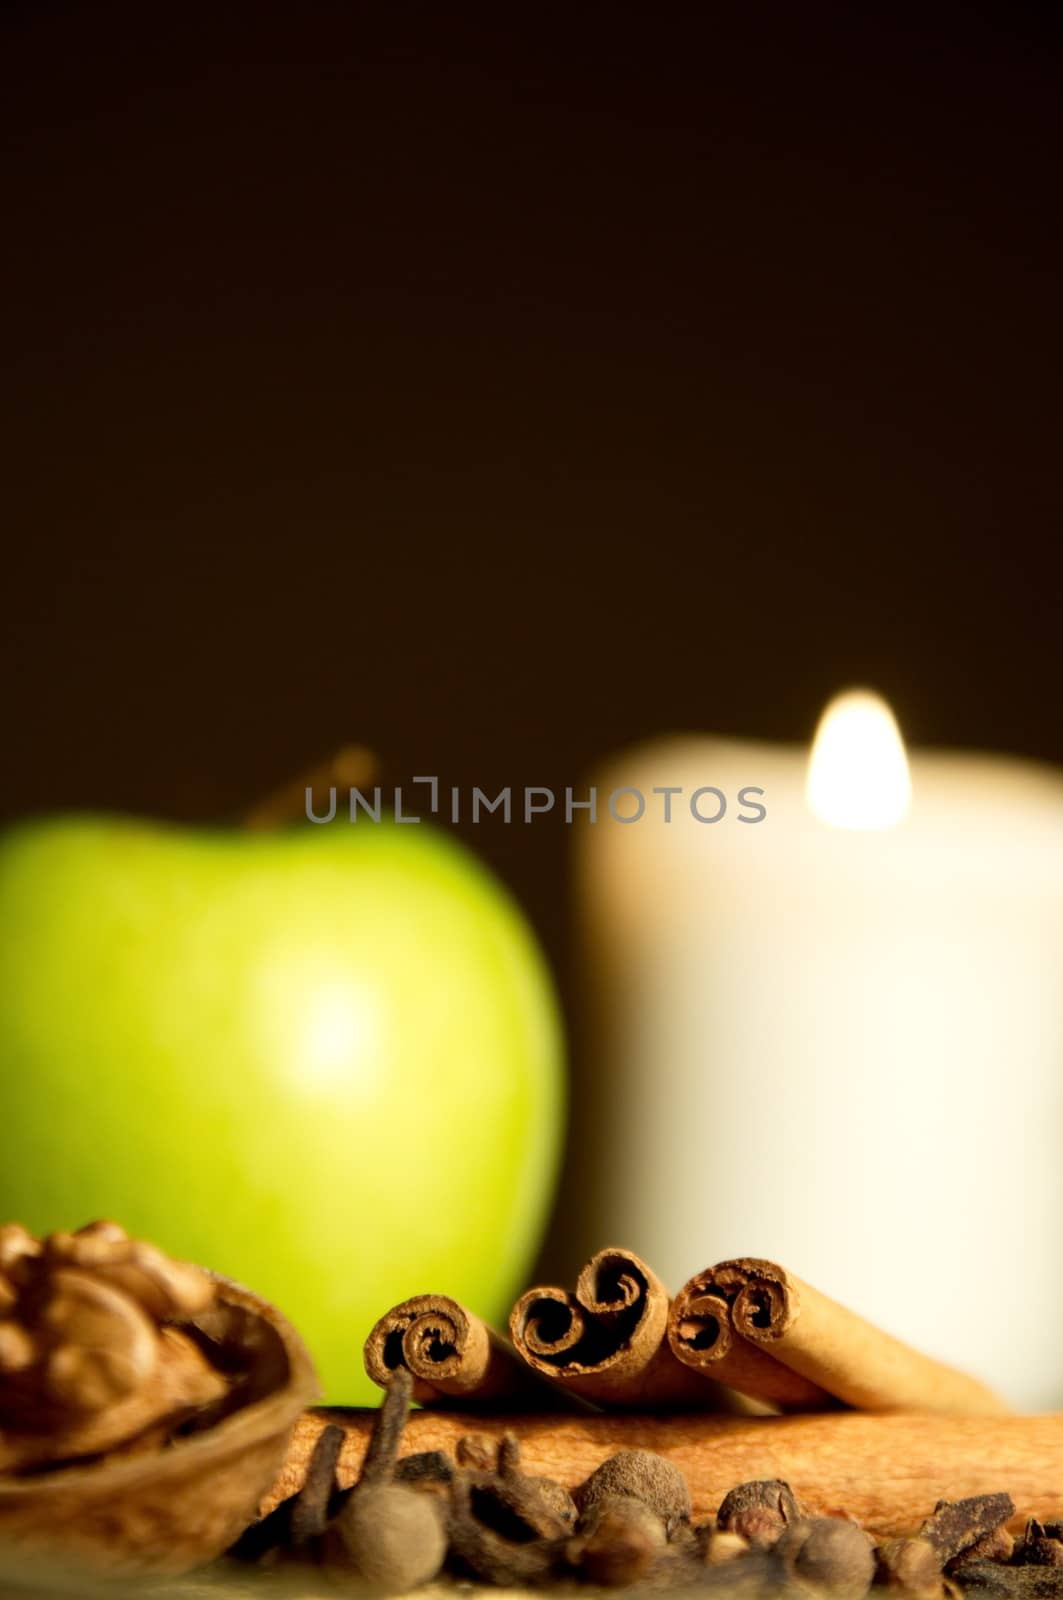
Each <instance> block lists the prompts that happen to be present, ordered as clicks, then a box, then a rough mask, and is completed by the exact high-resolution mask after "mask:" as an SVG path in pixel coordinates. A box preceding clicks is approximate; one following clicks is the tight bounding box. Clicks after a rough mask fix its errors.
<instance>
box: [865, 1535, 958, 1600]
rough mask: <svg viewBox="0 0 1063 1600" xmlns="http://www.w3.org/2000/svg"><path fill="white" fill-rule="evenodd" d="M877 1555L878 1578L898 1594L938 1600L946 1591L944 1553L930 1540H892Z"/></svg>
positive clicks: (908, 1597)
mask: <svg viewBox="0 0 1063 1600" xmlns="http://www.w3.org/2000/svg"><path fill="white" fill-rule="evenodd" d="M877 1556H878V1570H877V1577H878V1581H879V1583H880V1584H882V1585H883V1587H885V1588H887V1589H891V1590H893V1592H894V1593H895V1594H900V1595H904V1596H906V1597H907V1600H938V1597H939V1596H941V1595H942V1594H943V1593H944V1587H945V1582H944V1576H943V1572H942V1562H941V1556H940V1554H939V1552H938V1551H937V1550H936V1549H935V1548H934V1546H933V1545H932V1544H931V1542H930V1540H929V1539H927V1538H925V1537H922V1536H920V1537H919V1538H915V1539H890V1540H888V1541H887V1542H886V1543H885V1544H883V1545H880V1547H879V1549H878V1552H877Z"/></svg>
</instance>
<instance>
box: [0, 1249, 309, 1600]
mask: <svg viewBox="0 0 1063 1600" xmlns="http://www.w3.org/2000/svg"><path fill="white" fill-rule="evenodd" d="M211 1276H212V1278H213V1281H214V1282H215V1284H216V1285H217V1299H216V1301H215V1303H214V1304H213V1305H212V1306H211V1307H209V1308H208V1309H207V1310H205V1311H203V1312H202V1313H200V1314H198V1315H196V1316H193V1317H191V1318H189V1319H188V1320H187V1322H186V1323H185V1324H184V1326H186V1327H192V1328H198V1329H199V1330H200V1333H201V1334H202V1335H203V1336H204V1337H205V1338H207V1339H208V1340H210V1341H211V1343H212V1344H213V1345H214V1346H215V1347H216V1350H217V1360H218V1361H219V1363H220V1364H222V1366H223V1367H227V1368H228V1369H229V1370H230V1371H231V1372H232V1373H233V1375H234V1385H233V1389H232V1391H231V1401H230V1405H231V1406H232V1409H225V1410H223V1411H222V1412H221V1413H220V1414H219V1415H218V1416H217V1418H216V1420H210V1419H209V1418H208V1424H207V1425H206V1426H205V1427H204V1428H203V1430H202V1431H201V1432H195V1433H190V1434H188V1435H187V1436H185V1437H178V1438H176V1439H174V1440H173V1441H172V1442H170V1443H166V1444H163V1445H161V1446H160V1447H159V1448H158V1449H154V1450H150V1451H141V1452H135V1453H132V1454H126V1455H123V1454H122V1453H121V1452H116V1453H115V1454H114V1455H113V1456H110V1457H107V1456H104V1457H102V1458H100V1459H99V1460H97V1461H94V1462H90V1463H88V1464H86V1465H82V1466H69V1467H61V1468H56V1469H53V1470H51V1471H44V1472H40V1473H37V1474H35V1475H32V1476H27V1477H21V1478H16V1477H11V1476H8V1475H5V1474H0V1575H2V1574H4V1573H8V1572H15V1571H17V1570H21V1571H24V1570H25V1562H26V1557H27V1555H28V1556H30V1557H31V1558H32V1557H35V1558H38V1559H40V1560H43V1562H44V1564H45V1565H47V1566H49V1567H57V1568H60V1569H61V1570H63V1571H66V1572H69V1571H70V1570H72V1569H74V1570H77V1569H84V1568H97V1569H100V1568H103V1569H106V1570H111V1571H113V1570H124V1571H132V1572H158V1573H174V1574H177V1573H182V1572H188V1571H190V1570H191V1569H192V1568H193V1567H197V1566H200V1565H202V1564H204V1563H206V1562H208V1561H212V1560H214V1559H215V1558H216V1557H217V1556H219V1555H221V1553H222V1552H223V1551H224V1550H226V1549H227V1548H228V1546H229V1545H230V1544H231V1543H232V1542H233V1540H234V1539H235V1538H236V1536H237V1535H238V1534H239V1533H240V1532H241V1531H242V1530H243V1529H244V1528H245V1527H247V1525H248V1524H249V1523H250V1522H252V1521H253V1520H254V1518H255V1516H256V1514H257V1511H258V1505H259V1502H260V1501H261V1499H262V1498H263V1496H264V1495H265V1494H266V1492H267V1490H268V1489H269V1488H270V1486H271V1484H272V1483H273V1481H274V1479H275V1477H276V1475H277V1472H278V1471H279V1469H280V1466H281V1463H282V1462H283V1460H284V1457H285V1453H286V1450H287V1446H288V1439H289V1436H290V1434H291V1431H292V1428H293V1427H294V1425H295V1422H296V1420H297V1419H298V1417H299V1416H300V1414H301V1413H302V1411H303V1410H304V1409H305V1408H306V1407H307V1406H308V1405H311V1404H312V1403H313V1401H314V1400H315V1399H316V1398H317V1394H318V1386H317V1377H316V1374H315V1372H314V1368H313V1364H312V1362H311V1360H310V1356H309V1354H308V1352H307V1350H306V1347H305V1345H304V1344H303V1342H302V1340H301V1339H300V1337H299V1335H298V1334H297V1333H296V1331H295V1329H294V1328H293V1327H292V1326H291V1324H290V1323H289V1322H288V1321H287V1320H286V1319H285V1318H284V1317H282V1316H281V1315H280V1313H279V1312H278V1311H277V1310H275V1309H274V1307H273V1306H271V1305H269V1304H268V1302H267V1301H265V1300H260V1299H259V1298H258V1296H257V1295H254V1294H251V1293H250V1291H249V1290H247V1289H243V1288H241V1287H240V1286H239V1285H238V1284H235V1283H231V1282H230V1281H229V1280H228V1279H226V1278H222V1277H220V1276H218V1275H217V1274H211Z"/></svg>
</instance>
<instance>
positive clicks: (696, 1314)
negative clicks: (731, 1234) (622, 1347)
mask: <svg viewBox="0 0 1063 1600" xmlns="http://www.w3.org/2000/svg"><path fill="white" fill-rule="evenodd" d="M707 1300H708V1301H710V1302H711V1303H712V1315H711V1317H710V1318H708V1319H706V1317H705V1316H704V1314H703V1309H704V1307H705V1305H706V1303H707ZM721 1304H726V1306H727V1308H728V1312H729V1319H728V1321H727V1322H726V1323H725V1322H724V1320H723V1319H722V1318H720V1317H719V1316H718V1315H717V1311H718V1307H719V1305H721ZM712 1318H715V1319H716V1321H717V1323H718V1329H719V1331H714V1329H713V1326H712ZM668 1337H669V1343H670V1345H671V1348H672V1350H673V1351H674V1352H675V1354H676V1356H677V1357H678V1359H679V1360H680V1361H682V1362H684V1363H686V1364H687V1365H690V1366H696V1367H699V1368H702V1369H707V1370H708V1371H709V1372H711V1373H712V1374H713V1376H715V1377H722V1378H723V1379H724V1381H725V1382H727V1383H731V1384H734V1386H735V1387H736V1388H739V1389H741V1390H742V1392H743V1393H747V1394H755V1395H759V1396H761V1397H762V1398H769V1397H770V1398H773V1399H776V1401H777V1403H786V1404H787V1406H788V1408H789V1409H796V1408H797V1407H798V1406H799V1407H800V1408H801V1409H806V1408H807V1407H810V1406H811V1404H812V1403H813V1402H812V1401H811V1400H809V1401H807V1402H805V1403H804V1404H802V1403H801V1402H800V1401H799V1400H798V1401H796V1402H793V1403H791V1402H779V1398H778V1389H777V1387H776V1389H775V1392H774V1393H771V1392H770V1391H769V1389H768V1388H767V1387H759V1386H758V1385H759V1384H760V1380H761V1378H762V1377H763V1380H764V1383H765V1385H767V1384H769V1383H770V1384H772V1385H776V1381H777V1378H778V1374H777V1373H772V1372H771V1371H770V1370H769V1367H768V1366H766V1365H763V1363H765V1362H767V1363H770V1364H771V1366H773V1367H776V1368H778V1367H782V1368H784V1369H785V1370H786V1371H787V1372H788V1373H789V1378H790V1379H792V1380H793V1381H794V1383H795V1385H797V1384H800V1383H802V1382H803V1383H804V1384H806V1385H808V1386H810V1387H811V1389H812V1390H813V1391H818V1392H819V1394H820V1395H821V1396H822V1395H823V1393H824V1392H825V1393H826V1394H827V1395H833V1396H835V1397H836V1398H837V1399H838V1400H841V1401H844V1402H845V1404H846V1405H850V1406H855V1407H858V1408H859V1409H861V1410H864V1411H927V1412H936V1413H939V1414H942V1415H953V1416H1000V1415H1002V1414H1004V1413H1006V1412H1007V1411H1008V1410H1009V1409H1010V1408H1009V1407H1008V1406H1007V1405H1005V1403H1004V1401H1003V1400H1001V1399H1000V1397H999V1396H998V1395H996V1394H994V1393H993V1391H992V1390H991V1389H989V1388H988V1387H987V1386H986V1385H985V1384H984V1383H982V1382H981V1381H980V1380H979V1379H978V1378H973V1377H971V1376H969V1375H968V1374H967V1373H965V1372H960V1371H958V1370H957V1369H956V1368H955V1367H950V1366H947V1365H946V1364H945V1363H944V1362H941V1361H936V1360H934V1359H933V1357H931V1356H926V1355H923V1354H922V1353H921V1352H920V1351H918V1350H913V1349H912V1348H911V1346H910V1345H906V1344H904V1343H902V1342H901V1340H900V1339H895V1338H894V1337H893V1336H892V1335H891V1334H888V1333H885V1332H884V1331H883V1330H882V1329H881V1328H877V1327H875V1326H874V1324H872V1323H870V1322H867V1321H865V1319H864V1318H863V1317H860V1316H857V1314H856V1312H854V1311H849V1310H848V1309H847V1308H846V1307H845V1306H842V1305H839V1304H838V1302H837V1301H836V1300H831V1299H830V1298H829V1297H828V1296H827V1295H825V1294H821V1293H820V1292H819V1290H818V1289H813V1288H812V1287H811V1285H809V1284H807V1283H804V1282H803V1281H802V1280H801V1279H800V1278H797V1277H795V1276H794V1274H793V1273H790V1272H787V1271H786V1270H785V1268H783V1267H780V1266H778V1265H777V1264H776V1263H775V1262H773V1261H763V1260H760V1259H758V1258H755V1257H740V1258H738V1259H736V1260H733V1261H723V1262H721V1263H720V1264H719V1265H718V1266H716V1267H712V1268H709V1269H708V1271H706V1272H702V1273H698V1275H697V1276H696V1277H694V1278H692V1279H691V1280H690V1282H689V1283H688V1284H686V1285H685V1286H684V1288H683V1289H682V1290H681V1291H680V1293H679V1294H678V1295H677V1296H676V1300H675V1303H674V1305H673V1307H672V1311H671V1316H670V1319H669V1329H668ZM718 1348H720V1351H721V1353H720V1354H719V1356H716V1355H715V1352H716V1350H717V1349H718ZM749 1354H753V1355H755V1356H758V1357H760V1359H761V1363H762V1365H760V1366H757V1365H754V1364H751V1363H750V1362H749V1359H748V1357H749ZM742 1363H744V1364H745V1365H744V1367H743V1370H741V1371H740V1370H739V1367H740V1366H741V1365H742ZM787 1381H789V1380H787ZM796 1393H797V1390H796V1389H795V1394H796ZM820 1403H821V1402H820Z"/></svg>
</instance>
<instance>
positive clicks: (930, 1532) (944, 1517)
mask: <svg viewBox="0 0 1063 1600" xmlns="http://www.w3.org/2000/svg"><path fill="white" fill-rule="evenodd" d="M1014 1515H1015V1503H1014V1501H1013V1500H1012V1498H1011V1496H1010V1494H976V1495H969V1496H968V1497H967V1499H965V1500H939V1501H938V1503H937V1505H936V1506H935V1507H934V1510H933V1512H932V1513H931V1515H930V1516H929V1517H927V1519H926V1521H925V1522H924V1523H923V1525H922V1527H921V1528H920V1529H919V1537H920V1538H921V1539H925V1540H926V1541H927V1542H928V1543H929V1544H931V1545H932V1546H933V1548H934V1550H935V1551H936V1553H937V1555H938V1556H939V1558H940V1560H941V1562H942V1565H944V1564H945V1563H946V1562H948V1561H953V1560H955V1558H956V1557H957V1556H958V1555H960V1554H962V1552H963V1551H964V1550H968V1549H970V1547H971V1545H973V1544H975V1543H976V1542H977V1541H978V1540H980V1539H983V1538H985V1536H986V1535H987V1534H991V1533H995V1532H996V1530H997V1529H998V1528H1001V1527H1002V1526H1003V1525H1004V1523H1005V1522H1008V1521H1009V1520H1010V1519H1011V1518H1012V1517H1013V1516H1014Z"/></svg>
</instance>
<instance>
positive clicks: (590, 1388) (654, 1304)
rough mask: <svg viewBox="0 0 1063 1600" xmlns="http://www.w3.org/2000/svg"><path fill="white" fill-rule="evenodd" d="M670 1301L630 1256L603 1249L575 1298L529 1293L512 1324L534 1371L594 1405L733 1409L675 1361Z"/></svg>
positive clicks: (548, 1291) (554, 1291)
mask: <svg viewBox="0 0 1063 1600" xmlns="http://www.w3.org/2000/svg"><path fill="white" fill-rule="evenodd" d="M668 1307H669V1295H668V1291H667V1289H666V1288H665V1287H664V1284H663V1283H662V1282H661V1280H660V1279H659V1278H658V1277H657V1275H656V1274H655V1273H654V1272H652V1271H651V1270H650V1268H649V1267H648V1266H647V1265H646V1263H645V1262H644V1261H642V1260H640V1259H639V1257H638V1256H636V1255H635V1254H634V1253H633V1252H632V1251H630V1250H619V1249H609V1250H600V1251H599V1252H598V1254H597V1255H596V1256H593V1257H592V1258H591V1260H590V1261H588V1262H587V1264H586V1266H585V1267H584V1268H583V1269H582V1271H581V1272H580V1275H579V1277H578V1278H577V1280H576V1288H575V1291H574V1292H572V1291H569V1290H567V1289H560V1288H554V1287H551V1286H549V1285H546V1286H543V1287H540V1288H535V1289H529V1290H528V1291H527V1293H525V1294H522V1295H521V1297H520V1299H519V1300H518V1301H517V1303H516V1305H515V1306H514V1307H513V1310H512V1311H511V1312H510V1317H509V1331H510V1335H511V1337H512V1339H513V1343H514V1345H515V1346H516V1348H517V1350H518V1351H519V1352H520V1354H521V1356H523V1358H524V1360H525V1361H526V1362H527V1363H528V1365H529V1366H530V1367H532V1368H533V1369H534V1370H535V1371H536V1372H539V1373H542V1374H543V1375H545V1376H548V1377H550V1378H552V1379H554V1380H555V1382H557V1383H558V1384H560V1385H562V1386H563V1387H564V1388H566V1389H568V1390H570V1391H571V1392H572V1393H574V1394H578V1395H581V1396H582V1397H583V1398H584V1399H585V1400H590V1401H593V1402H594V1403H595V1404H596V1405H604V1406H623V1407H638V1408H641V1409H644V1410H653V1409H655V1408H667V1407H671V1406H684V1407H687V1408H689V1407H697V1408H699V1409H702V1410H720V1409H727V1408H728V1399H727V1395H726V1392H725V1391H724V1390H722V1389H721V1388H719V1387H718V1386H716V1385H715V1384H712V1385H708V1384H706V1383H705V1381H704V1379H703V1378H701V1377H699V1376H698V1375H696V1374H695V1373H693V1372H691V1371H690V1370H689V1369H688V1368H687V1367H685V1366H684V1365H683V1363H682V1362H681V1361H678V1360H677V1359H676V1357H675V1355H674V1354H673V1353H672V1350H671V1349H670V1347H669V1344H668V1340H667V1328H668Z"/></svg>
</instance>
